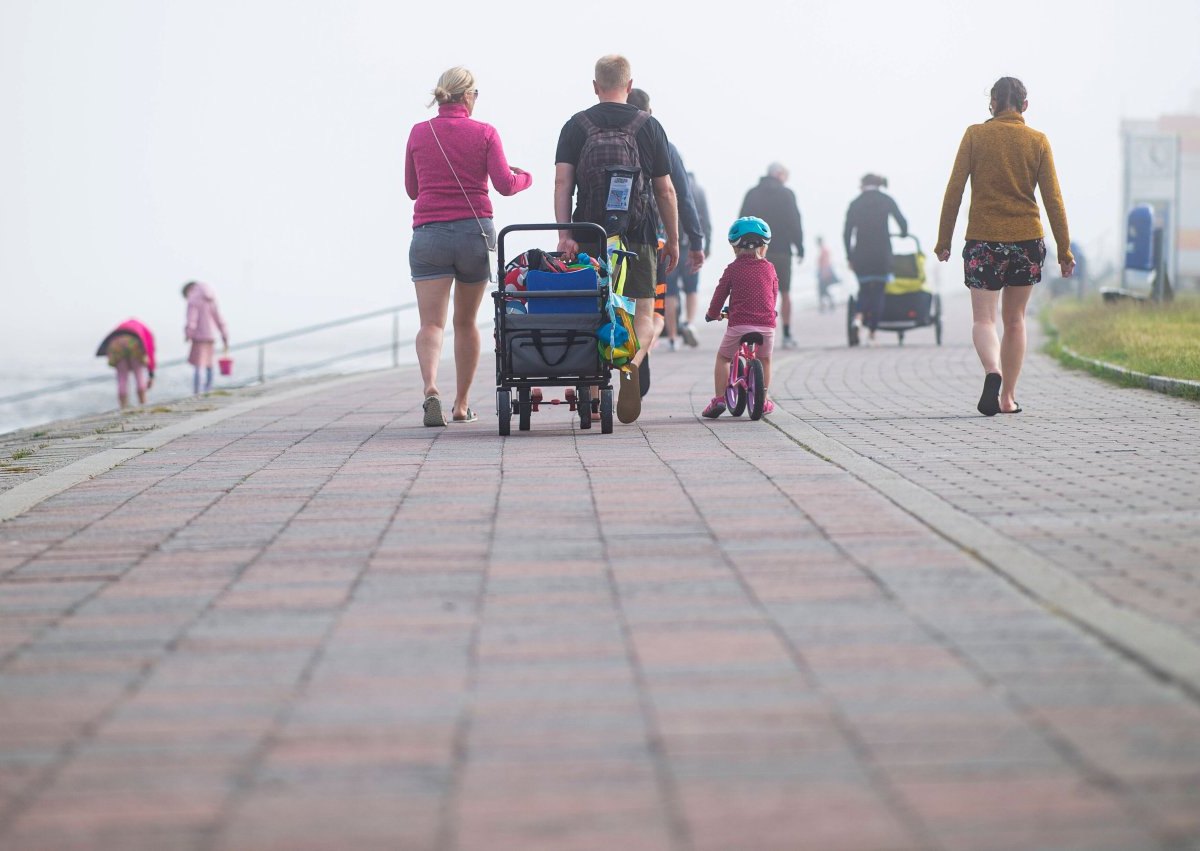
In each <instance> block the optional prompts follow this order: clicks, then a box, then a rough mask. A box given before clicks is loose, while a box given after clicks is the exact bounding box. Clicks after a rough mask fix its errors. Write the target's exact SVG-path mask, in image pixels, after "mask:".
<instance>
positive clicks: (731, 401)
mask: <svg viewBox="0 0 1200 851" xmlns="http://www.w3.org/2000/svg"><path fill="white" fill-rule="evenodd" d="M734 363H735V364H736V365H737V366H736V369H737V375H736V376H735V377H734V379H733V380H731V381H730V384H729V386H728V387H727V388H725V404H727V405H728V406H729V415H730V416H731V417H740V416H741V415H742V412H744V411H745V410H746V402H747V401H748V396H749V394H748V393H747V392H746V359H745V358H744V357H742V356H741V355H738V357H737V359H736V360H735V361H734ZM735 382H736V383H735Z"/></svg>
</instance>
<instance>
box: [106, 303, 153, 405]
mask: <svg viewBox="0 0 1200 851" xmlns="http://www.w3.org/2000/svg"><path fill="white" fill-rule="evenodd" d="M96 357H98V358H102V357H107V358H108V365H109V366H111V367H113V368H115V369H116V370H117V402H118V403H120V405H121V407H122V408H125V407H128V405H129V376H130V375H131V374H132V375H133V379H134V384H135V385H136V386H137V398H138V404H139V405H144V404H146V391H147V390H149V389H150V388H151V387H153V386H154V335H153V334H151V333H150V329H149V328H147V327H146V326H145V325H143V324H142V323H141V322H139V321H138V320H136V319H126V320H125V321H124V322H122V323H121V324H120V325H118V326H117V327H116V328H114V329H113V330H112V331H110V332H109V334H108V336H107V337H105V338H104V340H103V341H102V342H101V343H100V348H98V349H96ZM147 373H149V376H147Z"/></svg>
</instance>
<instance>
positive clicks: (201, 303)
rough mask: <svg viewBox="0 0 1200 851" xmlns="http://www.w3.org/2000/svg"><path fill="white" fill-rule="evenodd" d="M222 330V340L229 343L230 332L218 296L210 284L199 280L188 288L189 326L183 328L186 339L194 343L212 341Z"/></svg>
mask: <svg viewBox="0 0 1200 851" xmlns="http://www.w3.org/2000/svg"><path fill="white" fill-rule="evenodd" d="M218 331H220V332H221V340H222V341H223V342H224V343H225V344H226V345H229V333H228V332H227V331H226V330H225V320H224V319H222V318H221V311H220V310H218V309H217V297H216V295H214V294H213V291H212V287H210V286H209V285H208V284H202V283H199V282H197V283H196V285H195V286H193V287H192V288H191V289H190V290H188V299H187V327H185V328H184V330H183V335H184V337H185V338H186V339H188V340H191V341H192V342H193V343H210V342H214V341H215V340H216V339H217V333H216V332H218Z"/></svg>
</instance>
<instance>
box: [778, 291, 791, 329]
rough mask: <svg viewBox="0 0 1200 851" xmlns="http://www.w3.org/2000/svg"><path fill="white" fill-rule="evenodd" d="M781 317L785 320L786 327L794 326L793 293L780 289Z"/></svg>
mask: <svg viewBox="0 0 1200 851" xmlns="http://www.w3.org/2000/svg"><path fill="white" fill-rule="evenodd" d="M779 317H780V319H782V320H783V324H784V327H786V328H791V327H792V294H791V293H785V292H784V291H783V290H780V291H779Z"/></svg>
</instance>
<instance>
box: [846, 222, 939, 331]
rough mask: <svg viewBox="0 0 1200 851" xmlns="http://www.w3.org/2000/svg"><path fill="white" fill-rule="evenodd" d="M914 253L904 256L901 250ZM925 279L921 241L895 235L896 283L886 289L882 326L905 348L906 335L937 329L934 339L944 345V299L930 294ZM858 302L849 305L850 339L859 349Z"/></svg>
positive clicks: (847, 318)
mask: <svg viewBox="0 0 1200 851" xmlns="http://www.w3.org/2000/svg"><path fill="white" fill-rule="evenodd" d="M901 247H906V248H909V249H910V251H909V252H908V253H901V252H900V251H899V250H897V249H899V248H901ZM927 283H928V282H927V281H926V279H925V254H924V252H922V251H921V243H920V241H919V240H918V239H917V238H916V237H915V236H912V235H911V234H910V235H909V236H897V235H896V234H893V235H892V280H890V281H888V283H887V286H886V287H885V288H884V291H883V292H884V298H883V316H882V317H881V318H880V320H879V322H878V328H879V330H880V331H895V332H896V334H897V336H899V338H900V345H902V346H903V345H904V332H905V331H910V330H912V329H913V328H927V327H929V326H930V325H932V326H933V329H934V339H935V340H937V344H938V345H939V346H940V345H941V344H942V297H941V296H940V295H938V294H937V293H935V292H933V291H932V290H930V289H929V288H928V286H927ZM858 309H859V308H858V299H857V298H856V297H855V296H850V299H849V300H848V301H847V302H846V337H847V339H848V341H849V343H850V345H851V346H857V345H858V327H857V326H856V325H855V323H854V316H855V314H856V313H858Z"/></svg>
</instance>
